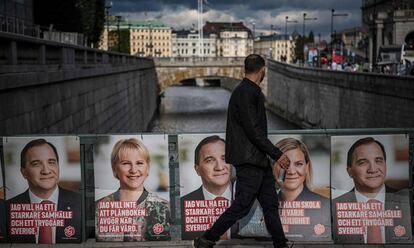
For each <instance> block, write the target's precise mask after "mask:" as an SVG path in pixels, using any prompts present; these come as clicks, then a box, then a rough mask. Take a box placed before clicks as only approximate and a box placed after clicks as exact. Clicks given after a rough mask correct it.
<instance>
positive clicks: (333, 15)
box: [331, 9, 348, 58]
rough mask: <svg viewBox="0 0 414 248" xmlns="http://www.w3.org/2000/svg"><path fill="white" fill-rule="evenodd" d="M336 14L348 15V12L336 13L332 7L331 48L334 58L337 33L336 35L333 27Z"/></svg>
mask: <svg viewBox="0 0 414 248" xmlns="http://www.w3.org/2000/svg"><path fill="white" fill-rule="evenodd" d="M335 16H348V14H347V13H336V14H335V9H331V50H332V55H331V57H332V58H333V55H334V40H335V39H334V36H336V34H335V35H334V28H333V23H334V17H335Z"/></svg>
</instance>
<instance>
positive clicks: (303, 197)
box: [239, 135, 331, 241]
mask: <svg viewBox="0 0 414 248" xmlns="http://www.w3.org/2000/svg"><path fill="white" fill-rule="evenodd" d="M269 139H270V140H271V141H272V143H273V144H274V145H275V146H276V147H278V148H279V149H280V150H281V151H282V152H283V153H284V154H286V156H287V157H288V158H289V160H290V165H289V169H288V170H286V171H285V179H284V181H281V182H280V183H279V184H276V185H275V188H276V190H277V195H278V200H279V216H280V219H281V222H282V226H283V230H284V232H285V236H286V238H287V239H289V240H296V241H298V240H300V241H330V240H331V216H330V190H329V187H330V181H329V180H330V139H329V137H327V136H322V135H319V136H318V135H270V136H269ZM272 171H273V175H274V177H275V179H278V178H279V177H280V173H281V168H280V166H279V165H277V164H276V163H275V164H273V165H272ZM239 235H241V236H244V237H263V236H265V237H270V235H269V233H268V232H267V229H266V226H265V220H264V217H263V211H262V209H261V207H260V204H259V203H258V201H256V202H255V203H254V205H253V207H252V209H251V210H250V212H249V214H248V215H247V216H246V217H244V218H243V219H242V220H241V221H240V230H239Z"/></svg>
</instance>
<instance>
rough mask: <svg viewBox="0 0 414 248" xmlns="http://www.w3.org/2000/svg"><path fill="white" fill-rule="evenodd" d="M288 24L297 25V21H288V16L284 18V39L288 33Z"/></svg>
mask: <svg viewBox="0 0 414 248" xmlns="http://www.w3.org/2000/svg"><path fill="white" fill-rule="evenodd" d="M288 23H298V21H296V20H292V21H290V20H289V16H286V18H285V36H286V37H288V33H287V24H288Z"/></svg>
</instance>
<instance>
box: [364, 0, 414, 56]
mask: <svg viewBox="0 0 414 248" xmlns="http://www.w3.org/2000/svg"><path fill="white" fill-rule="evenodd" d="M362 22H363V25H364V27H365V28H367V29H368V30H369V31H368V32H369V48H368V57H369V60H370V62H371V63H375V61H376V58H377V54H378V50H379V48H380V47H381V46H383V45H402V44H404V43H406V44H410V43H413V42H414V1H412V0H399V1H395V0H363V2H362Z"/></svg>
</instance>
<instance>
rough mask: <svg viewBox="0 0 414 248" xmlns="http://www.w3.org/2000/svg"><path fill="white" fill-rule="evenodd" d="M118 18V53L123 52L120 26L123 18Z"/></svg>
mask: <svg viewBox="0 0 414 248" xmlns="http://www.w3.org/2000/svg"><path fill="white" fill-rule="evenodd" d="M115 18H116V26H117V32H118V52H121V32H120V29H119V25H120V22H121V19H122V16H115Z"/></svg>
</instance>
